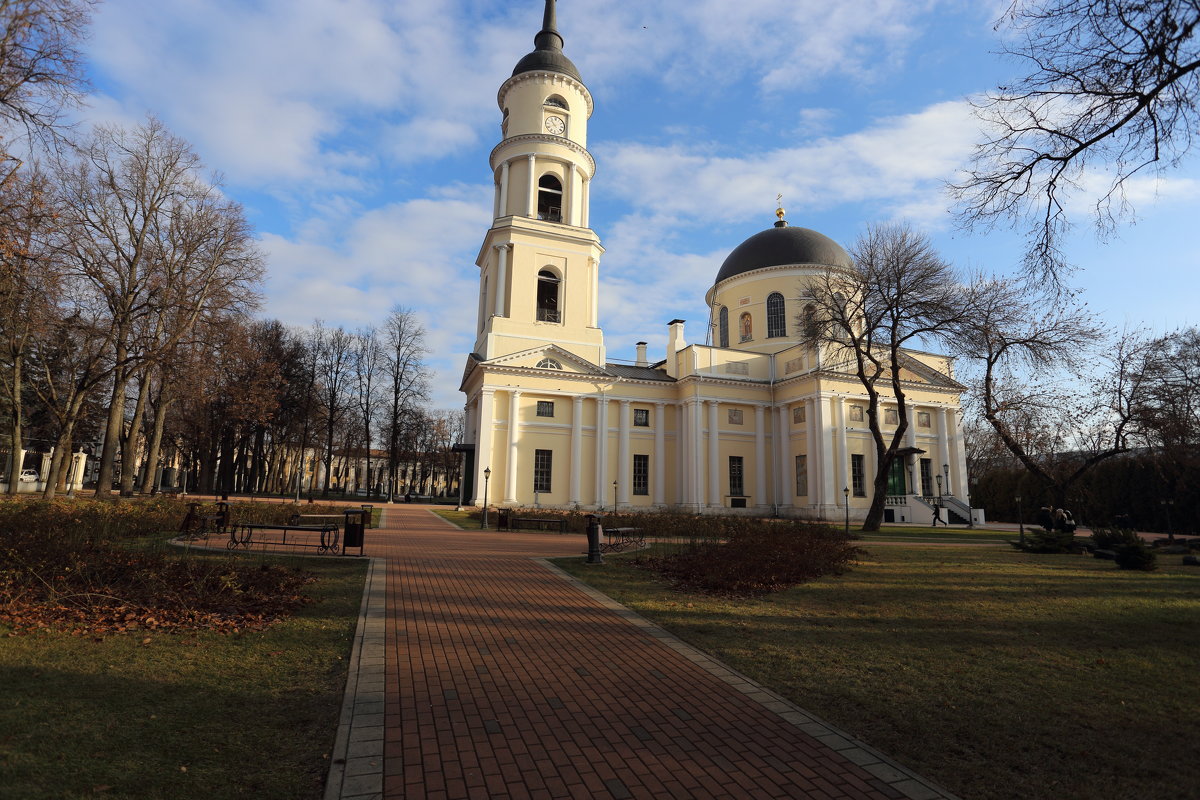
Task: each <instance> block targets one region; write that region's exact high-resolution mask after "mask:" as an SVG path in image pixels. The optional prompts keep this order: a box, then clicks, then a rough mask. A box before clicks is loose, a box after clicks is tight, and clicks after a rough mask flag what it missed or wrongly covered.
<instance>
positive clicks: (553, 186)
mask: <svg viewBox="0 0 1200 800" xmlns="http://www.w3.org/2000/svg"><path fill="white" fill-rule="evenodd" d="M562 201H563V188H562V183H561V182H560V181H559V180H558V178H556V177H554V176H553V175H543V176H542V177H541V178H540V179H539V180H538V207H537V218H538V219H544V220H546V221H548V222H562Z"/></svg>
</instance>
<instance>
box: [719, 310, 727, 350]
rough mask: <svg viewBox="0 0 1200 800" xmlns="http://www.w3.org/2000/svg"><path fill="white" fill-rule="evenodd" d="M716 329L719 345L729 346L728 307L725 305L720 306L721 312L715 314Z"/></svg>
mask: <svg viewBox="0 0 1200 800" xmlns="http://www.w3.org/2000/svg"><path fill="white" fill-rule="evenodd" d="M717 330H718V332H719V335H720V338H719V340H718V341H719V342H720V346H721V347H729V309H728V308H727V307H726V306H721V313H720V314H718V315H717Z"/></svg>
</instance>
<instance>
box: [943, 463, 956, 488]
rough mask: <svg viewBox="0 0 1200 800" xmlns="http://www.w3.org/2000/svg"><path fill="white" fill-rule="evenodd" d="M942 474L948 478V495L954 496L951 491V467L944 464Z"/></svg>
mask: <svg viewBox="0 0 1200 800" xmlns="http://www.w3.org/2000/svg"><path fill="white" fill-rule="evenodd" d="M942 474H943V475H945V476H946V494H954V492H952V491H950V465H949V464H942Z"/></svg>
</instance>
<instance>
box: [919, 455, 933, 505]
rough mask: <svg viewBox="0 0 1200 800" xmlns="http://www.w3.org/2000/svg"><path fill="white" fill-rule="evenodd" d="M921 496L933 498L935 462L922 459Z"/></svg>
mask: <svg viewBox="0 0 1200 800" xmlns="http://www.w3.org/2000/svg"><path fill="white" fill-rule="evenodd" d="M921 496H922V497H933V461H932V460H931V459H928V458H922V459H921Z"/></svg>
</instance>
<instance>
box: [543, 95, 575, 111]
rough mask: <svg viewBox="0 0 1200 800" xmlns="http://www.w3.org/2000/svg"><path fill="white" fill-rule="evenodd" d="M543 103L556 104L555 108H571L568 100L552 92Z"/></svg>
mask: <svg viewBox="0 0 1200 800" xmlns="http://www.w3.org/2000/svg"><path fill="white" fill-rule="evenodd" d="M543 105H547V106H554V107H555V108H562V109H565V110H567V111H570V109H569V108H568V107H567V101H566V100H563V99H562V98H561V97H559V96H558V95H556V94H552V95H550V96H549V97H547V98H546V102H545V103H544V104H543Z"/></svg>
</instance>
